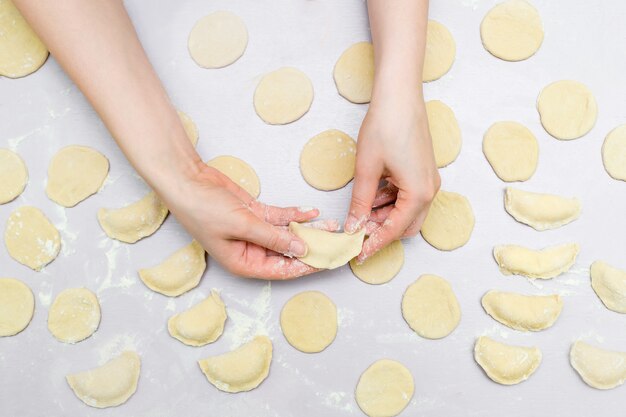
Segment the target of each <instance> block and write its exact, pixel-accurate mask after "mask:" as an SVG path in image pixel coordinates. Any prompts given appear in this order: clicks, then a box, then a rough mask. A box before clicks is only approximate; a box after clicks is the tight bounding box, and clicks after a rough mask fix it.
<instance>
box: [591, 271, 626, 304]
mask: <svg viewBox="0 0 626 417" xmlns="http://www.w3.org/2000/svg"><path fill="white" fill-rule="evenodd" d="M591 287H592V288H593V290H594V291H595V292H596V294H597V295H598V297H599V298H600V300H601V301H602V303H603V304H604V305H605V306H606V308H608V309H609V310H612V311H615V312H617V313H624V314H626V271H625V270H622V269H617V268H615V267H613V266H611V265H609V264H607V263H606V262H603V261H595V262H594V263H593V264H591Z"/></svg>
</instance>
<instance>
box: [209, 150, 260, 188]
mask: <svg viewBox="0 0 626 417" xmlns="http://www.w3.org/2000/svg"><path fill="white" fill-rule="evenodd" d="M206 164H207V165H208V166H210V167H213V168H215V169H217V170H218V171H220V172H221V173H222V174H224V175H226V176H227V177H228V178H230V180H231V181H232V182H234V183H235V184H237V185H238V186H240V187H241V188H243V189H244V190H246V191H247V192H248V194H250V195H251V196H252V197H254V198H257V197H258V196H259V194H261V182H260V181H259V177H258V176H257V174H256V172H255V171H254V169H253V168H252V167H251V166H250V165H248V164H247V163H246V162H245V161H242V160H241V159H239V158H235V157H234V156H229V155H222V156H218V157H215V158H213V159H211V160H210V161H208V162H207V163H206Z"/></svg>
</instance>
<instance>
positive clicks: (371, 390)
mask: <svg viewBox="0 0 626 417" xmlns="http://www.w3.org/2000/svg"><path fill="white" fill-rule="evenodd" d="M414 391H415V385H414V382H413V375H411V372H410V371H409V370H408V369H406V367H405V366H404V365H402V364H401V363H400V362H397V361H394V360H391V359H381V360H378V361H376V362H374V363H373V364H372V365H370V367H369V368H367V369H366V370H365V372H363V374H362V375H361V378H359V382H358V384H357V386H356V390H355V397H356V402H357V404H358V405H359V407H360V408H361V410H363V412H364V413H365V414H367V415H368V416H369V417H393V416H396V415H398V414H400V412H402V410H404V409H405V408H406V406H407V405H408V404H409V402H410V401H411V398H413V392H414Z"/></svg>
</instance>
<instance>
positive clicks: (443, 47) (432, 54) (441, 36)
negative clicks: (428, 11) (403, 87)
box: [422, 20, 456, 82]
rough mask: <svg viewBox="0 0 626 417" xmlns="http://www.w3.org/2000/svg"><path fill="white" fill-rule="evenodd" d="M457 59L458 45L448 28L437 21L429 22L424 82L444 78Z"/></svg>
mask: <svg viewBox="0 0 626 417" xmlns="http://www.w3.org/2000/svg"><path fill="white" fill-rule="evenodd" d="M455 57H456V43H455V42H454V38H453V37H452V34H451V33H450V31H449V30H448V28H446V27H445V26H444V25H442V24H441V23H439V22H437V21H435V20H429V21H428V26H427V28H426V52H425V54H424V71H423V73H422V81H424V82H428V81H434V80H437V79H439V78H441V77H443V76H444V75H445V74H446V73H447V72H448V71H449V70H450V68H451V67H452V64H453V63H454V58H455Z"/></svg>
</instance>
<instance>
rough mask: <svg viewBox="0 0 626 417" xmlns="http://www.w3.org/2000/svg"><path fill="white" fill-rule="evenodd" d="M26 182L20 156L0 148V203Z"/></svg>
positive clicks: (24, 186) (19, 190) (14, 195)
mask: <svg viewBox="0 0 626 417" xmlns="http://www.w3.org/2000/svg"><path fill="white" fill-rule="evenodd" d="M0 1H2V0H0ZM27 182H28V170H27V169H26V165H25V164H24V161H22V158H20V157H19V155H18V154H16V153H15V152H13V151H10V150H8V149H0V204H5V203H8V202H10V201H13V200H15V199H16V198H17V197H18V196H19V195H20V194H22V192H23V191H24V188H26V183H27Z"/></svg>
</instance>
